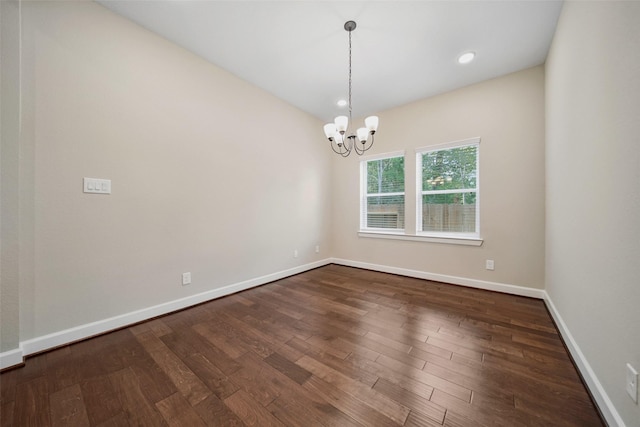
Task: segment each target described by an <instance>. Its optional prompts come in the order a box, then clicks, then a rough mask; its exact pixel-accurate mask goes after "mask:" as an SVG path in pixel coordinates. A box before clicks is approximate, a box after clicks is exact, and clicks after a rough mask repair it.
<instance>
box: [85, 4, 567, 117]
mask: <svg viewBox="0 0 640 427" xmlns="http://www.w3.org/2000/svg"><path fill="white" fill-rule="evenodd" d="M97 1H98V3H100V4H102V5H103V6H105V7H107V8H109V9H111V10H113V11H114V12H116V13H118V14H120V15H122V16H124V17H126V18H129V19H131V20H132V21H134V22H137V23H138V24H140V25H142V26H144V27H146V28H148V29H149V30H151V31H153V32H155V33H157V34H159V35H161V36H163V37H165V38H166V39H168V40H171V41H173V42H175V43H177V44H179V45H181V46H183V47H185V48H186V49H188V50H190V51H192V52H194V53H196V54H198V55H200V56H201V57H203V58H205V59H207V60H208V61H210V62H212V63H214V64H216V65H218V66H220V67H222V68H224V69H226V70H228V71H230V72H231V73H233V74H235V75H237V76H239V77H240V78H242V79H244V80H247V81H249V82H251V83H253V84H255V85H256V86H259V87H261V88H263V89H265V90H266V91H268V92H270V93H272V94H274V95H276V96H277V97H279V98H281V99H283V100H285V101H287V102H289V103H291V104H293V105H295V106H296V107H298V108H300V109H302V110H304V111H307V112H309V113H311V114H312V115H314V116H316V117H318V118H320V119H322V120H325V121H327V120H332V119H333V117H334V116H335V115H337V114H339V113H345V111H348V110H346V109H345V108H340V107H337V106H336V102H337V101H338V99H341V98H346V97H347V78H348V33H347V32H346V31H345V30H344V28H343V26H344V23H345V22H346V21H348V20H354V21H356V22H357V25H358V27H357V28H356V30H355V31H354V32H353V33H352V38H353V95H352V100H353V103H352V105H353V115H354V117H356V116H365V115H369V114H373V113H376V112H378V111H382V110H385V109H388V108H392V107H395V106H398V105H402V104H406V103H408V102H411V101H414V100H418V99H421V98H425V97H428V96H432V95H435V94H438V93H442V92H446V91H449V90H453V89H456V88H459V87H463V86H466V85H469V84H472V83H476V82H479V81H482V80H486V79H490V78H493V77H498V76H501V75H504V74H508V73H511V72H514V71H518V70H522V69H525V68H528V67H532V66H535V65H539V64H542V63H544V61H545V58H546V56H547V52H548V50H549V46H550V44H551V40H552V38H553V34H554V31H555V28H556V23H557V20H558V15H559V14H560V9H561V7H562V2H561V1H558V0H528V1H516V0H501V1H485V0H473V1H456V0H448V1H344V0H342V1H328V0H322V1H320V0H318V1H282V0H279V1H272V0H261V1H240V0H236V1H217V0H216V1H213V0H208V1H207V0H197V1H191V0H173V1H168V0H160V1H158V0H144V1H141V0H97ZM469 50H471V51H475V52H476V53H477V56H476V59H475V60H474V61H473V62H472V63H471V64H467V65H459V64H458V63H457V62H456V59H457V56H458V55H459V54H461V53H463V52H465V51H469Z"/></svg>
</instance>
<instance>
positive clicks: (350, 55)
mask: <svg viewBox="0 0 640 427" xmlns="http://www.w3.org/2000/svg"><path fill="white" fill-rule="evenodd" d="M351 119H352V117H351V30H350V31H349V121H351Z"/></svg>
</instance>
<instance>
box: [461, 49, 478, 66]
mask: <svg viewBox="0 0 640 427" xmlns="http://www.w3.org/2000/svg"><path fill="white" fill-rule="evenodd" d="M475 57H476V53H475V52H466V53H463V54H462V55H460V56H459V57H458V63H459V64H468V63H469V62H471V61H473V58H475Z"/></svg>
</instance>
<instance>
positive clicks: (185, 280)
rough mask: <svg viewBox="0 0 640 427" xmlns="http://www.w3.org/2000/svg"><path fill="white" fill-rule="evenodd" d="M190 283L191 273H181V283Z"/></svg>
mask: <svg viewBox="0 0 640 427" xmlns="http://www.w3.org/2000/svg"><path fill="white" fill-rule="evenodd" d="M189 284H191V273H182V285H183V286H184V285H189Z"/></svg>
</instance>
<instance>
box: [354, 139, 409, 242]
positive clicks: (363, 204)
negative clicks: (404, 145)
mask: <svg viewBox="0 0 640 427" xmlns="http://www.w3.org/2000/svg"><path fill="white" fill-rule="evenodd" d="M405 154H406V153H405V151H404V150H402V151H393V152H389V153H383V154H376V155H370V156H364V157H362V158H361V159H360V232H363V233H375V234H393V235H404V234H405V229H406V207H407V186H406V182H407V181H406V173H407V158H406V155H405ZM397 157H402V158H403V159H404V168H403V175H404V191H402V192H393V193H373V194H368V193H367V182H368V181H367V178H368V176H367V164H368V163H369V162H372V161H376V160H384V159H393V158H397ZM398 195H401V196H403V197H404V217H403V218H402V222H403V224H404V226H405V227H404V228H375V227H367V215H368V211H367V206H368V205H367V198H368V197H376V196H398Z"/></svg>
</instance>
